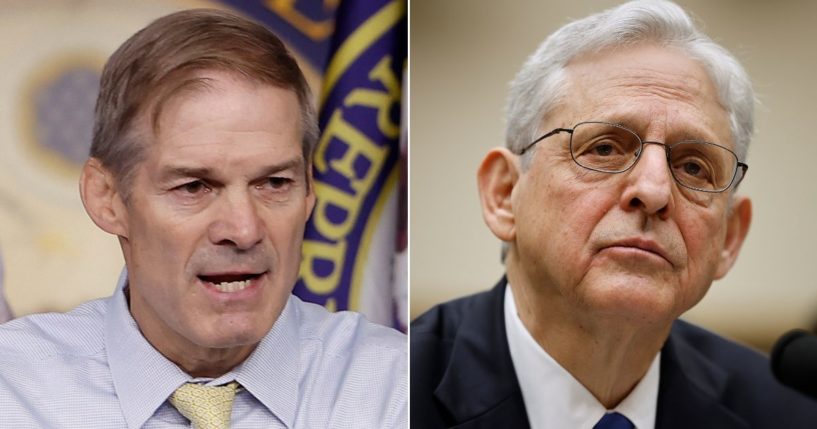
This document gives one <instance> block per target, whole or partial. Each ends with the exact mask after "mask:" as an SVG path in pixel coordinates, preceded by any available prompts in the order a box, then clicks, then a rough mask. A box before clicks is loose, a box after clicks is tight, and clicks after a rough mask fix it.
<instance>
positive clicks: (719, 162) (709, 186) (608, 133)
mask: <svg viewBox="0 0 817 429" xmlns="http://www.w3.org/2000/svg"><path fill="white" fill-rule="evenodd" d="M558 133H570V156H571V157H572V158H573V161H575V162H576V164H578V165H579V166H580V167H583V168H586V169H588V170H593V171H599V172H602V173H623V172H625V171H627V170H629V169H630V168H632V167H633V166H634V165H635V163H636V162H638V159H639V158H640V157H641V154H642V153H643V152H644V145H647V144H654V145H659V146H663V147H664V150H665V151H666V154H667V163H668V164H669V167H670V172H671V173H672V177H673V178H675V181H676V182H678V184H679V185H681V186H683V187H685V188H689V189H693V190H696V191H702V192H713V193H717V192H723V191H725V190H727V189H729V188H730V187H731V186H732V184H733V183H734V184H735V186H737V185H738V184H739V183H740V181H741V180H743V177H744V176H745V175H746V170H747V169H748V168H749V166H748V165H747V164H745V163H743V162H740V161H738V156H737V155H735V153H734V152H732V151H731V150H729V149H727V148H725V147H723V146H720V145H717V144H715V143H709V142H704V141H689V140H687V141H680V142H678V143H673V144H666V143H661V142H653V141H645V140H642V139H641V137H639V136H638V134H636V133H635V132H634V131H632V130H629V129H627V128H625V127H623V126H621V125H618V124H611V123H607V122H597V121H588V122H580V123H578V124H576V125H575V126H574V127H573V128H556V129H554V130H552V131H550V132H548V133H547V134H545V135H543V136H541V137H539V138H538V139H536V140H534V141H533V142H531V143H530V144H529V145H527V146H525V148H524V149H522V150H521V151H520V152H519V155H523V154H524V153H525V152H527V151H528V150H529V149H530V148H532V147H533V146H534V145H536V143H539V142H540V141H542V140H544V139H546V138H548V137H550V136H552V135H555V134H558Z"/></svg>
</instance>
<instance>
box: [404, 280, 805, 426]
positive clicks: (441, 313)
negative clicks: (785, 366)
mask: <svg viewBox="0 0 817 429" xmlns="http://www.w3.org/2000/svg"><path fill="white" fill-rule="evenodd" d="M505 286H506V281H505V279H503V280H502V281H500V283H499V284H498V285H497V286H496V287H495V288H494V289H492V290H490V291H488V292H483V293H480V294H477V295H472V296H469V297H466V298H461V299H458V300H455V301H451V302H448V303H445V304H442V305H439V306H437V307H434V308H432V309H431V310H429V311H428V312H427V313H425V314H424V315H422V316H420V317H419V318H417V319H416V320H415V321H414V322H413V323H412V324H411V402H410V403H411V427H413V428H423V429H425V428H429V429H432V428H463V429H464V428H527V427H529V424H528V419H527V413H526V411H525V404H524V402H523V400H522V393H521V391H520V389H519V383H518V382H517V375H516V372H515V371H514V368H513V363H512V361H511V355H510V351H509V349H508V341H507V337H506V335H505V319H504V313H503V311H504V310H503V308H504V307H503V306H504V304H503V298H504V293H505ZM655 425H656V428H657V429H674V428H679V429H680V428H683V429H707V428H713V429H732V428H735V429H737V428H769V429H796V428H817V401H813V400H811V399H809V398H807V397H805V396H802V395H800V394H798V393H796V392H795V391H794V390H791V389H789V388H787V387H784V386H782V385H781V384H779V383H778V382H777V381H776V380H775V379H774V378H773V377H772V375H771V370H770V369H769V364H768V360H767V359H766V358H765V357H764V356H762V355H761V354H760V353H757V352H755V351H752V350H750V349H748V348H745V347H743V346H740V345H737V344H735V343H732V342H730V341H727V340H725V339H723V338H720V337H718V336H717V335H715V334H713V333H710V332H708V331H706V330H703V329H701V328H698V327H696V326H693V325H691V324H689V323H686V322H683V321H676V322H675V323H674V325H673V327H672V331H671V333H670V336H669V339H668V340H667V342H666V343H665V344H664V347H663V349H662V353H661V372H660V382H659V388H658V409H657V414H656V424H655ZM564 429H590V428H564Z"/></svg>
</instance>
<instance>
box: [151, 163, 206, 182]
mask: <svg viewBox="0 0 817 429" xmlns="http://www.w3.org/2000/svg"><path fill="white" fill-rule="evenodd" d="M212 174H213V170H212V169H210V168H206V167H185V166H171V167H167V168H164V169H162V171H161V173H160V175H159V177H160V178H161V179H162V180H172V179H176V178H179V177H202V178H203V177H210V176H211V175H212Z"/></svg>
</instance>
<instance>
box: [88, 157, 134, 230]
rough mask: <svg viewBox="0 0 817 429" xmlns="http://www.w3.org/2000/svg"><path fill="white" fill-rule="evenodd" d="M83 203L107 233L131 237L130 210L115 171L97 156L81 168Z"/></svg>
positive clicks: (89, 213)
mask: <svg viewBox="0 0 817 429" xmlns="http://www.w3.org/2000/svg"><path fill="white" fill-rule="evenodd" d="M79 195H80V197H81V198H82V205H83V206H85V211H86V212H87V213H88V216H90V217H91V220H93V221H94V223H95V224H96V225H97V226H98V227H100V228H102V230H104V231H105V232H108V233H110V234H114V235H117V236H120V237H124V238H127V237H128V222H127V210H126V209H125V204H124V203H123V201H122V198H121V195H120V192H119V190H118V189H117V181H116V179H115V178H114V176H113V174H112V173H111V172H110V171H109V170H108V169H107V168H105V166H103V165H102V162H100V161H99V160H98V159H96V158H91V159H89V160H88V161H87V162H85V165H84V166H83V167H82V174H81V175H80V178H79Z"/></svg>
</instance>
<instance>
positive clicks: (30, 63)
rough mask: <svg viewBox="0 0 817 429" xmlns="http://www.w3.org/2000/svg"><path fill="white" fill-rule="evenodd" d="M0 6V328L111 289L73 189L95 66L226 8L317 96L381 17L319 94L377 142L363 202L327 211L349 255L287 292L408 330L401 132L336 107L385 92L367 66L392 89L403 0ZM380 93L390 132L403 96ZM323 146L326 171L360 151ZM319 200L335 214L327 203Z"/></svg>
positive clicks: (92, 1)
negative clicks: (180, 21) (277, 42)
mask: <svg viewBox="0 0 817 429" xmlns="http://www.w3.org/2000/svg"><path fill="white" fill-rule="evenodd" d="M2 6H3V10H2V12H1V13H0V63H1V64H3V73H1V74H0V254H2V259H0V322H3V321H4V320H6V319H7V318H8V317H9V316H10V314H9V313H12V314H13V315H14V316H24V315H27V314H31V313H38V312H44V311H66V310H68V309H71V308H73V307H75V306H76V305H78V304H79V303H81V302H84V301H86V300H89V299H93V298H97V297H105V296H108V295H110V294H111V293H112V292H113V290H114V287H115V285H116V280H117V278H118V276H119V273H120V270H121V269H122V267H123V265H124V261H123V259H122V256H121V250H120V248H119V244H118V242H117V239H116V238H115V237H113V236H110V235H108V234H106V233H104V232H103V231H101V230H100V229H98V228H97V227H96V226H95V225H93V223H92V222H91V220H90V219H89V218H88V216H87V215H86V214H85V211H84V209H83V207H82V203H81V201H80V198H79V191H78V185H77V181H78V178H79V173H80V168H81V166H82V164H83V163H84V162H85V160H86V158H87V156H88V150H89V148H90V144H91V136H92V127H93V110H94V105H95V102H96V95H97V92H98V89H99V83H98V82H99V76H100V74H101V71H102V67H103V65H104V63H105V61H106V60H107V58H108V57H109V56H110V55H111V54H112V53H113V52H114V50H115V49H116V48H117V47H119V46H120V45H121V44H122V43H123V42H124V41H125V40H126V39H127V38H129V37H130V36H131V35H133V34H134V33H135V32H136V31H138V30H139V29H141V28H143V27H144V26H146V25H147V24H148V23H150V22H151V21H153V20H155V19H156V18H158V17H160V16H164V15H167V14H169V13H172V12H175V11H178V10H182V9H190V8H200V7H211V8H222V9H228V10H232V11H233V12H235V13H238V14H242V15H244V16H247V17H249V18H251V19H254V20H256V21H258V22H261V23H263V24H265V25H267V26H268V27H270V28H271V29H273V31H274V32H275V33H276V34H277V35H278V36H279V37H280V38H281V39H282V40H283V41H284V43H286V44H287V45H288V47H289V48H290V49H291V51H292V52H293V54H294V55H295V56H296V58H297V60H298V62H299V64H300V66H301V68H302V70H303V71H304V73H305V75H306V78H307V80H308V81H309V84H310V86H311V87H312V90H313V95H315V96H316V100H317V94H319V93H320V90H321V84H322V82H321V75H322V70H323V69H324V67H325V65H326V63H327V61H328V60H329V59H331V58H332V51H333V48H334V47H335V46H337V45H340V44H341V43H343V42H345V40H346V39H345V37H346V36H347V35H348V34H350V33H352V32H354V31H355V30H356V29H357V28H359V27H360V26H361V24H363V23H364V22H366V20H368V19H370V17H371V16H372V14H374V13H375V12H377V11H378V10H388V12H389V13H388V14H387V17H388V18H389V21H388V22H389V25H387V26H383V27H382V28H381V32H380V33H377V34H369V38H368V39H366V43H368V44H366V45H359V46H358V47H359V48H360V49H359V50H358V51H356V52H358V54H356V55H358V56H356V57H351V58H349V60H350V62H349V63H348V64H347V66H346V67H345V68H343V69H341V72H340V73H339V74H338V76H337V78H338V79H337V80H336V83H335V84H334V86H332V87H331V88H329V89H326V88H324V92H325V94H324V95H325V97H324V99H323V100H322V103H323V108H324V109H325V110H326V112H328V114H332V113H345V114H347V115H352V116H354V119H351V120H349V122H350V124H352V125H353V126H356V127H359V129H361V130H362V131H361V133H362V134H364V135H366V136H367V137H368V138H369V139H371V142H369V143H367V144H376V145H378V146H380V147H382V148H383V149H384V153H387V154H388V156H386V155H384V158H387V159H386V160H385V161H383V162H381V164H380V165H378V166H374V165H369V166H368V167H365V168H364V167H361V168H358V170H357V171H358V172H360V174H364V173H365V174H367V175H369V174H372V175H373V176H374V177H375V178H374V179H372V180H371V182H370V183H369V185H368V187H367V188H365V189H362V190H360V191H359V192H358V193H357V194H356V195H355V198H356V201H360V204H362V205H364V206H362V207H360V208H355V215H354V216H352V214H350V213H346V216H347V217H343V216H341V215H343V214H344V213H345V212H343V211H338V210H335V212H333V214H337V213H340V214H341V215H337V216H335V217H334V218H332V219H329V220H328V221H327V222H329V223H332V222H340V221H343V222H344V223H347V221H348V224H349V225H351V226H350V228H349V229H350V232H349V233H348V234H347V235H344V236H343V237H340V238H338V240H340V241H342V242H343V244H344V249H347V250H346V252H345V253H344V252H341V257H342V259H343V260H342V262H343V266H341V264H338V263H334V262H336V261H326V260H323V259H321V258H320V257H314V258H312V259H309V261H310V262H311V263H313V264H314V265H315V266H317V268H316V267H313V266H312V265H310V264H309V263H305V264H304V265H302V269H305V270H314V272H312V271H310V274H311V276H310V277H309V279H310V280H314V281H315V282H320V283H321V287H320V288H315V287H314V284H313V283H310V281H307V280H302V281H299V283H298V285H297V286H296V289H295V292H296V293H297V294H298V295H299V296H301V297H303V298H304V299H306V300H309V301H313V302H317V303H319V304H322V305H326V306H327V307H330V308H332V309H354V310H359V311H362V312H364V313H366V314H367V316H368V317H369V318H370V319H371V320H373V321H376V322H379V323H382V324H385V325H389V326H394V327H397V328H404V327H405V325H406V319H407V307H408V305H407V298H406V297H407V283H406V281H405V279H406V276H407V268H406V265H407V254H406V252H405V243H406V241H407V240H406V234H405V223H406V222H405V218H406V216H405V215H401V213H400V211H401V209H402V210H405V205H406V204H405V199H406V193H405V192H401V189H403V190H404V189H405V174H402V177H403V178H402V179H401V178H400V177H401V174H400V173H401V167H400V164H399V162H401V161H400V160H401V156H400V149H399V147H398V137H397V136H391V137H389V138H384V137H383V136H382V135H379V134H377V132H374V131H371V130H377V127H376V126H374V124H376V123H377V122H376V119H377V114H378V113H379V110H378V109H376V108H374V107H375V106H362V105H358V104H359V103H357V104H356V103H351V102H350V103H345V104H344V103H343V102H344V100H345V97H346V95H348V93H351V92H353V91H356V90H357V89H361V88H363V89H366V90H369V91H380V92H383V91H384V87H383V84H382V83H381V82H379V81H377V80H376V79H372V78H370V77H369V72H370V70H371V68H373V67H374V64H376V63H377V62H378V61H380V59H381V58H383V57H385V56H388V57H390V58H391V59H392V63H391V65H392V66H391V67H390V69H391V71H393V72H394V73H395V75H396V77H395V79H396V82H398V84H399V82H400V81H401V78H402V74H403V72H402V70H403V69H404V66H405V60H404V58H405V52H406V47H405V44H406V36H405V33H406V26H405V17H406V11H405V2H404V1H400V0H393V1H391V0H390V1H386V0H381V1H379V2H373V1H369V0H365V1H360V0H348V1H345V2H344V4H343V7H341V6H340V2H339V1H338V0H212V1H205V0H141V1H138V2H135V1H130V0H4V1H3V3H2ZM381 8H382V9H381ZM335 18H337V20H336V19H335ZM336 23H337V24H338V25H337V26H336V25H335V24H336ZM335 28H338V29H339V30H338V31H337V32H336V31H334V30H335ZM341 28H342V29H341ZM375 93H376V92H375ZM386 98H387V100H388V101H387V103H388V104H387V105H386V108H387V109H388V110H389V113H390V119H391V120H392V121H393V122H394V124H398V125H399V124H400V123H401V122H402V121H401V120H400V118H401V114H400V113H401V110H402V109H401V102H400V98H401V97H400V94H397V95H395V96H389V97H386ZM317 104H318V103H317V102H316V105H317ZM350 112H351V113H350ZM327 116H328V115H327ZM326 144H327V146H328V148H327V150H326V151H324V154H323V155H321V156H324V157H325V158H326V161H327V163H329V164H332V162H334V161H332V160H333V159H335V158H338V157H339V155H338V152H340V153H344V152H345V151H346V150H348V148H354V147H355V146H356V145H358V144H361V143H360V142H359V141H358V142H355V141H340V140H339V139H336V138H332V139H327V140H326ZM403 164H404V162H403ZM402 170H403V171H404V170H405V168H403V169H402ZM329 172H330V173H332V170H330V171H329ZM336 176H337V175H336ZM315 177H316V180H321V181H322V185H324V186H340V185H337V184H335V183H330V182H331V181H330V180H323V179H322V177H320V176H319V175H318V174H317V173H316V176H315ZM343 179H346V178H345V177H343ZM348 179H349V181H354V180H357V179H359V178H352V177H350V178H348ZM319 198H320V195H319ZM325 206H326V207H328V208H329V209H334V208H335V207H334V206H333V205H332V204H331V203H327V204H326V205H325ZM375 208H376V210H375ZM316 212H317V210H316ZM338 218H340V220H337V219H338ZM364 233H365V234H364ZM310 240H311V241H314V242H318V240H320V243H321V245H323V246H326V245H327V244H328V243H330V240H326V239H324V237H321V236H320V231H316V230H315V229H314V228H308V232H307V238H306V241H305V246H308V245H309V242H310ZM332 244H336V243H334V242H332ZM346 244H348V245H346ZM305 248H306V247H305ZM305 253H308V250H305ZM360 261H363V262H362V263H361V262H360ZM336 278H337V279H339V280H337V281H336V280H335V279H336ZM4 295H5V298H6V301H7V303H6V302H4V299H3V298H4ZM9 310H10V312H9Z"/></svg>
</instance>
